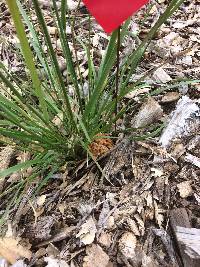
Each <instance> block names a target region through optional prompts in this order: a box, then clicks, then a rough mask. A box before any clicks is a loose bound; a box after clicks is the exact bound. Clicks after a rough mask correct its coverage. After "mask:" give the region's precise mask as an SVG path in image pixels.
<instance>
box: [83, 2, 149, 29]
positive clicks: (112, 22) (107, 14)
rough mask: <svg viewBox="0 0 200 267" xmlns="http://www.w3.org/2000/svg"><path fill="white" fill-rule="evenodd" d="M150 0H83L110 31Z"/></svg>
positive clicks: (99, 21)
mask: <svg viewBox="0 0 200 267" xmlns="http://www.w3.org/2000/svg"><path fill="white" fill-rule="evenodd" d="M148 1H149V0H83V2H84V3H85V5H86V7H87V8H88V10H89V11H90V13H91V14H92V15H93V16H94V17H95V18H96V20H97V21H98V23H99V24H100V25H101V26H102V27H103V29H104V30H105V31H106V32H108V33H110V32H112V31H113V30H115V29H117V28H118V27H119V26H120V25H121V24H122V23H123V21H125V20H126V19H127V18H128V17H130V16H131V15H132V14H133V13H135V12H136V11H137V10H138V9H140V8H141V7H142V6H143V5H145V4H146V3H147V2H148Z"/></svg>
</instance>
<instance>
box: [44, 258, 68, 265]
mask: <svg viewBox="0 0 200 267" xmlns="http://www.w3.org/2000/svg"><path fill="white" fill-rule="evenodd" d="M44 261H45V262H47V265H46V267H69V265H68V264H67V263H66V262H65V261H64V260H59V259H55V258H53V257H45V258H44Z"/></svg>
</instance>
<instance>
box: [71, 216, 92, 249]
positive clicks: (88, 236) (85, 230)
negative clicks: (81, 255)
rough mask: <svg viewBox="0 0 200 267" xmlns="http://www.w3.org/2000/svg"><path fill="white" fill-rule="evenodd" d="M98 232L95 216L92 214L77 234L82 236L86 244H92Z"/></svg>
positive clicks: (81, 239)
mask: <svg viewBox="0 0 200 267" xmlns="http://www.w3.org/2000/svg"><path fill="white" fill-rule="evenodd" d="M96 232H97V228H96V224H95V222H94V220H93V218H92V217H91V216H90V217H89V218H88V220H87V221H86V222H85V223H84V224H83V225H82V226H81V230H80V231H79V233H78V234H77V235H76V237H79V238H80V241H81V242H83V244H85V245H89V244H92V242H93V241H94V239H95V235H96Z"/></svg>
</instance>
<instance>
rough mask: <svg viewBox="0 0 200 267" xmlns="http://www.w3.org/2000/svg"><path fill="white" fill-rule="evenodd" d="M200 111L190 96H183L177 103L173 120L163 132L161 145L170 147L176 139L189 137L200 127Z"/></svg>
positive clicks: (171, 119)
mask: <svg viewBox="0 0 200 267" xmlns="http://www.w3.org/2000/svg"><path fill="white" fill-rule="evenodd" d="M199 116H200V109H199V107H198V105H197V104H196V103H195V102H194V101H193V100H191V99H190V98H189V97H188V96H183V97H182V98H181V99H180V100H179V101H178V103H177V107H176V110H175V111H174V112H172V115H171V118H170V120H169V123H168V125H167V127H166V128H165V130H164V131H163V133H162V135H161V138H160V143H161V145H162V146H163V147H166V148H167V147H168V146H169V145H170V144H171V142H172V140H173V139H174V138H178V137H179V138H181V137H184V136H187V135H188V134H189V133H191V132H192V131H194V130H195V129H196V128H197V127H199V124H200V120H199Z"/></svg>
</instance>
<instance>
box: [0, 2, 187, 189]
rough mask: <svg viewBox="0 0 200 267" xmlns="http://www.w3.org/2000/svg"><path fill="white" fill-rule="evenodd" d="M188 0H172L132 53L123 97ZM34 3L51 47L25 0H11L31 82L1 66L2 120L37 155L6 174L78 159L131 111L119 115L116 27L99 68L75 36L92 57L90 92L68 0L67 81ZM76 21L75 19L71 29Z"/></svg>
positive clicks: (60, 15) (60, 25)
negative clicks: (77, 56)
mask: <svg viewBox="0 0 200 267" xmlns="http://www.w3.org/2000/svg"><path fill="white" fill-rule="evenodd" d="M183 1H184V0H172V1H171V2H170V4H169V6H168V7H167V9H166V11H165V12H164V13H163V14H162V15H161V16H160V18H159V19H158V21H157V22H156V23H155V25H154V26H153V27H152V29H151V30H150V31H149V33H148V35H147V37H146V38H145V39H144V40H143V41H142V42H141V44H140V45H139V47H138V48H137V49H136V50H135V51H133V52H132V53H131V54H130V55H127V57H126V58H125V60H124V61H123V64H121V66H120V84H119V96H118V101H119V102H120V101H121V100H122V99H123V97H124V95H126V94H127V93H129V92H130V91H132V90H134V89H135V88H138V87H139V86H140V84H141V80H140V81H138V82H135V83H134V84H131V86H129V82H130V78H131V76H132V75H133V74H134V72H135V70H136V68H137V66H138V64H139V63H140V61H141V59H142V57H143V55H144V53H145V51H146V49H147V47H148V45H149V43H150V41H151V40H152V38H153V37H154V35H155V33H156V32H157V30H158V29H159V28H160V26H161V25H162V24H163V23H164V22H165V21H166V20H167V19H168V18H169V17H170V16H171V15H172V14H173V13H174V12H175V11H176V9H177V8H178V7H179V6H180V5H181V4H182V3H183ZM32 3H33V7H34V10H35V13H36V15H37V19H38V22H39V25H40V28H41V31H42V33H43V36H44V39H45V46H46V47H47V52H44V49H43V47H44V44H41V42H40V39H39V34H38V32H36V30H35V28H34V26H33V23H32V20H31V17H30V16H29V14H28V12H26V11H25V10H24V8H23V6H22V4H21V3H20V1H19V0H7V4H8V7H9V10H10V13H11V15H12V18H13V21H14V24H15V27H16V31H17V35H18V38H19V40H20V45H21V52H22V54H23V56H24V61H25V65H26V68H27V78H28V82H27V83H25V82H24V81H23V80H21V79H20V77H15V76H14V75H11V72H10V71H8V70H6V68H5V67H4V66H3V65H1V66H0V80H1V81H2V83H1V91H2V92H3V93H1V94H0V118H3V119H1V120H0V133H1V135H3V136H5V137H6V140H8V139H9V140H11V142H13V143H14V144H15V145H16V146H17V147H18V148H19V149H23V150H28V151H31V152H32V153H33V160H32V161H30V162H29V163H24V164H22V165H18V166H15V167H12V168H10V169H9V170H6V171H3V172H0V176H1V177H4V176H6V175H9V174H10V173H11V172H12V171H17V170H19V169H20V170H22V169H26V168H28V166H30V165H32V166H39V169H37V167H36V171H35V173H38V172H39V170H40V169H42V170H44V169H48V170H49V172H50V171H55V170H56V169H58V168H59V167H60V166H62V164H64V163H65V162H66V161H69V160H76V159H77V157H79V156H80V155H81V153H83V151H84V150H86V151H88V145H89V144H90V143H91V142H92V141H93V140H94V138H95V136H96V135H97V134H98V133H110V132H111V131H112V127H113V125H114V124H115V122H116V120H117V119H118V118H119V117H120V116H123V114H124V112H125V111H126V108H122V109H121V110H119V113H118V114H115V99H114V98H113V95H114V93H115V87H116V77H115V76H116V74H115V71H114V67H115V65H116V56H117V31H115V32H113V34H112V35H111V36H110V40H109V43H108V45H107V49H106V52H105V55H104V56H103V58H102V59H101V62H100V65H99V68H98V70H96V69H95V67H94V62H93V58H92V56H91V51H90V45H87V44H85V43H82V41H81V40H79V39H78V38H77V37H76V36H75V35H74V38H75V41H77V42H78V43H79V44H81V45H82V46H83V48H84V49H85V52H86V55H87V60H88V73H89V77H88V84H89V89H88V93H87V94H85V93H84V88H83V85H82V83H81V81H83V80H84V78H83V77H79V75H80V72H79V71H78V69H79V68H78V67H77V62H76V63H75V62H74V59H73V56H72V52H71V50H70V46H69V39H68V36H67V34H66V31H65V29H66V16H65V14H66V12H67V0H62V2H61V11H59V10H58V8H57V6H56V1H55V0H53V10H54V16H55V21H56V24H57V29H58V35H59V38H60V41H61V46H62V51H63V57H64V58H65V61H66V65H67V82H66V81H65V80H64V78H63V76H62V73H61V70H60V68H59V63H58V59H57V56H56V53H55V51H54V48H53V45H52V41H51V38H50V35H49V33H48V29H47V25H46V22H45V18H44V15H43V14H42V11H41V9H40V7H39V3H38V0H33V1H32ZM24 25H26V26H27V27H28V29H29V32H30V35H29V37H28V35H26V34H25V30H24ZM73 26H74V23H73V22H72V30H73ZM128 26H129V21H127V22H126V23H125V24H124V25H123V27H122V29H121V43H122V42H123V40H124V38H125V37H126V36H127V35H129V34H130V33H129V31H128ZM30 44H31V47H32V49H33V52H32V51H31V49H30V46H29V45H30ZM33 55H34V56H33ZM36 58H37V61H36ZM41 73H43V75H44V77H45V79H43V80H41V79H39V74H40V75H41ZM70 86H72V87H73V90H74V91H73V95H70V94H69V87H70ZM88 153H89V151H88ZM89 154H90V153H89ZM47 156H48V157H47ZM90 156H92V155H91V154H90ZM44 159H45V160H44ZM47 159H48V160H47ZM30 179H32V178H30ZM20 186H22V185H21V184H20ZM11 190H12V189H11Z"/></svg>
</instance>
